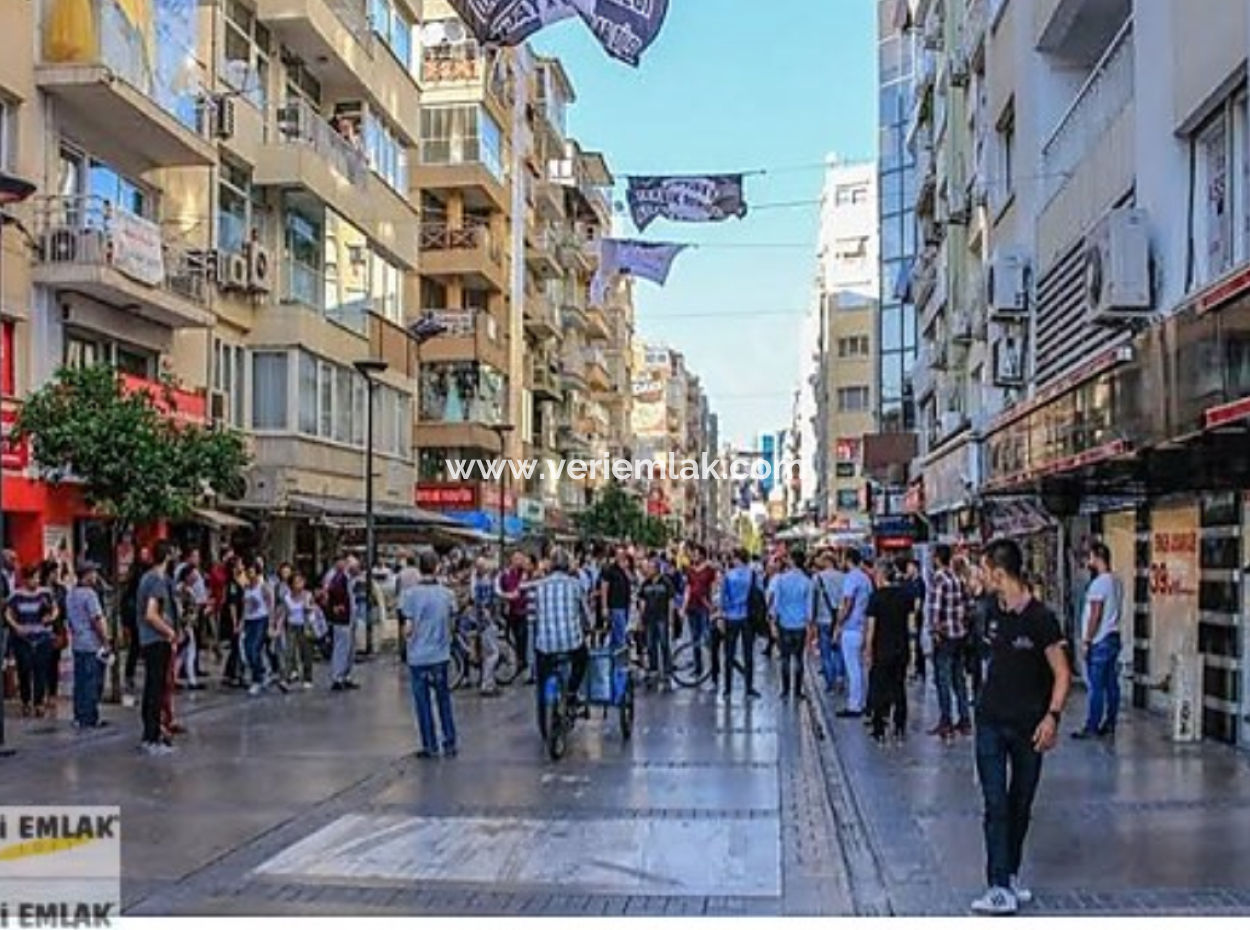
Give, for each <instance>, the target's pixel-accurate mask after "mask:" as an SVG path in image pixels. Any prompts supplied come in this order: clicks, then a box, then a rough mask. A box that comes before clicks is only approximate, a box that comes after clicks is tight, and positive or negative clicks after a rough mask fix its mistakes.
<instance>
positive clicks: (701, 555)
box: [683, 545, 720, 678]
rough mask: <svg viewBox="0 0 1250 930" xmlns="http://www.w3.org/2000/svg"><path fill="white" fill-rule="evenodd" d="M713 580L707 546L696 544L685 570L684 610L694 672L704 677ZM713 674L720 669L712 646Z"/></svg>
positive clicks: (696, 675)
mask: <svg viewBox="0 0 1250 930" xmlns="http://www.w3.org/2000/svg"><path fill="white" fill-rule="evenodd" d="M715 584H716V569H715V568H713V567H712V565H711V563H709V562H708V560H707V550H706V549H704V548H703V547H702V546H699V545H696V546H695V547H694V549H693V553H692V559H691V565H690V569H689V571H687V572H686V595H685V599H684V603H683V610H684V612H685V614H686V623H687V625H688V626H689V627H690V641H691V642H693V643H694V644H695V650H694V674H695V677H696V678H702V677H703V647H704V646H705V645H706V644H707V642H708V631H709V621H710V618H711V615H712V588H713V586H715ZM712 668H713V676H714V677H718V676H717V675H716V672H718V671H719V670H720V661H719V657H718V656H717V655H716V652H715V649H713V650H712Z"/></svg>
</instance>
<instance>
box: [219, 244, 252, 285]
mask: <svg viewBox="0 0 1250 930" xmlns="http://www.w3.org/2000/svg"><path fill="white" fill-rule="evenodd" d="M247 279H248V265H247V256H246V255H244V254H243V253H242V252H218V253H217V287H218V288H219V289H221V290H223V291H245V290H247Z"/></svg>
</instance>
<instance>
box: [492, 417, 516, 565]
mask: <svg viewBox="0 0 1250 930" xmlns="http://www.w3.org/2000/svg"><path fill="white" fill-rule="evenodd" d="M514 429H516V427H515V426H513V425H512V424H511V423H496V424H495V425H494V426H492V427H491V428H490V430H491V432H492V433H494V434H495V435H496V436H498V437H499V457H500V458H501V459H502V458H504V457H506V456H507V454H508V451H507V447H506V445H505V443H506V442H507V438H508V434H509V433H511V432H512V431H513V430H514ZM507 499H508V469H507V468H502V469H500V471H499V569H500V571H502V570H503V562H504V549H505V548H506V547H507V545H508V541H507V534H506V533H505V531H504V515H505V509H504V506H505V504H506V503H507Z"/></svg>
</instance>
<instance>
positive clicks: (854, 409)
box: [838, 387, 871, 413]
mask: <svg viewBox="0 0 1250 930" xmlns="http://www.w3.org/2000/svg"><path fill="white" fill-rule="evenodd" d="M870 401H871V393H870V391H869V389H868V388H866V387H849V388H838V413H863V412H865V411H866V410H867V409H868V404H869V403H870Z"/></svg>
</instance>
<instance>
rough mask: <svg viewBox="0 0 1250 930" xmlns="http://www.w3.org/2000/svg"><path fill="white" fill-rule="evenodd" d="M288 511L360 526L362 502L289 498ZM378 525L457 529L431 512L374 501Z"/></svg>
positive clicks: (307, 496)
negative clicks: (349, 521) (345, 521)
mask: <svg viewBox="0 0 1250 930" xmlns="http://www.w3.org/2000/svg"><path fill="white" fill-rule="evenodd" d="M288 504H289V508H288V509H289V510H290V511H294V512H297V513H300V512H302V513H307V514H309V515H311V516H319V517H325V518H327V519H331V520H351V521H357V522H360V523H363V521H364V519H365V502H364V501H362V500H355V499H353V498H347V497H327V496H324V495H320V494H292V495H291V496H290V498H289V500H288ZM373 516H374V520H375V521H376V522H377V523H385V524H397V525H411V526H459V525H460V524H459V523H457V522H456V521H455V520H452V519H451V518H450V517H446V516H444V515H443V514H441V513H436V512H434V511H433V510H422V509H421V508H420V507H412V506H407V505H404V504H394V503H391V502H390V501H377V502H375V503H374V505H373Z"/></svg>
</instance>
